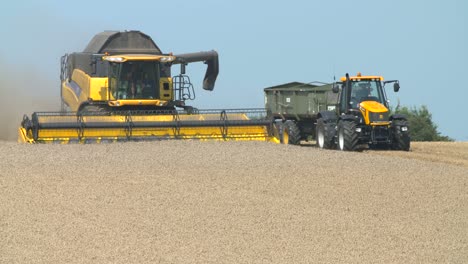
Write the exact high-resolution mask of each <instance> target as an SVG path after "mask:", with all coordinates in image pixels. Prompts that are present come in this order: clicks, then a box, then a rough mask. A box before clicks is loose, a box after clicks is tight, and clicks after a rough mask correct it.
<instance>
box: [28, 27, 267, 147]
mask: <svg viewBox="0 0 468 264" xmlns="http://www.w3.org/2000/svg"><path fill="white" fill-rule="evenodd" d="M194 62H204V63H205V64H207V70H206V74H205V77H204V79H203V89H205V90H208V91H212V90H213V89H214V85H215V81H216V78H217V75H218V71H219V63H218V53H217V52H216V51H205V52H195V53H186V54H179V55H174V54H172V53H163V52H162V51H161V50H160V48H159V47H158V46H157V45H156V43H155V42H154V41H153V40H152V39H151V38H150V37H149V36H148V35H146V34H144V33H142V32H140V31H123V32H119V31H105V32H102V33H99V34H97V35H96V36H95V37H94V38H93V39H92V40H91V41H90V43H89V44H88V46H87V47H86V48H85V49H84V50H83V52H75V53H71V54H66V55H64V56H63V57H62V58H61V72H60V80H61V87H60V93H61V105H62V107H61V111H60V112H53V113H51V112H46V113H42V112H35V113H33V114H32V115H31V117H28V116H25V117H24V118H23V121H22V123H21V126H20V128H19V141H20V142H30V143H50V142H54V143H68V142H79V143H88V142H102V141H128V140H161V139H200V140H209V139H215V140H274V137H273V136H272V135H273V132H272V129H271V122H270V120H267V119H265V116H266V115H265V113H264V112H265V110H264V109H230V110H198V109H196V108H194V107H192V106H189V105H187V104H186V102H187V101H189V100H194V99H195V89H194V86H193V84H192V82H191V81H190V78H189V76H187V75H186V74H185V71H186V65H188V64H189V63H194ZM174 65H180V74H178V75H176V76H172V75H171V68H172V66H174Z"/></svg>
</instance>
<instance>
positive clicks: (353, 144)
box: [338, 120, 358, 151]
mask: <svg viewBox="0 0 468 264" xmlns="http://www.w3.org/2000/svg"><path fill="white" fill-rule="evenodd" d="M357 145H358V134H357V133H356V123H354V122H352V121H346V120H341V121H340V122H339V123H338V148H339V149H340V150H343V151H354V150H356V149H357Z"/></svg>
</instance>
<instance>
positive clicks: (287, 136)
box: [281, 120, 301, 145]
mask: <svg viewBox="0 0 468 264" xmlns="http://www.w3.org/2000/svg"><path fill="white" fill-rule="evenodd" d="M281 130H282V133H281V143H283V144H290V145H299V143H300V141H301V131H300V130H299V128H298V127H297V125H296V123H295V122H294V121H292V120H286V122H284V123H283V126H282V129H281Z"/></svg>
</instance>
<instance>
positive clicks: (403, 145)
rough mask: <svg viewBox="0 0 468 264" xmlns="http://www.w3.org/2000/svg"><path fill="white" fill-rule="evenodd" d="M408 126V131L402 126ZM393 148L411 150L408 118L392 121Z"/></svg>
mask: <svg viewBox="0 0 468 264" xmlns="http://www.w3.org/2000/svg"><path fill="white" fill-rule="evenodd" d="M404 127H406V129H407V130H406V131H402V128H404ZM392 137H393V138H392V149H394V150H404V151H409V150H410V144H411V143H410V142H411V139H410V135H409V133H408V122H407V121H406V120H393V122H392Z"/></svg>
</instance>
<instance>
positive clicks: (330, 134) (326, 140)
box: [316, 118, 336, 149]
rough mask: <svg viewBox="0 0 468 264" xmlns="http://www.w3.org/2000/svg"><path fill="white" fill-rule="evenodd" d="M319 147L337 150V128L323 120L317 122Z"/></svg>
mask: <svg viewBox="0 0 468 264" xmlns="http://www.w3.org/2000/svg"><path fill="white" fill-rule="evenodd" d="M316 128H317V131H316V135H317V139H316V141H317V146H318V147H319V148H321V149H332V148H335V147H336V145H335V141H334V137H335V127H334V125H333V124H327V123H325V121H323V119H322V118H319V119H318V120H317V127H316Z"/></svg>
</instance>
